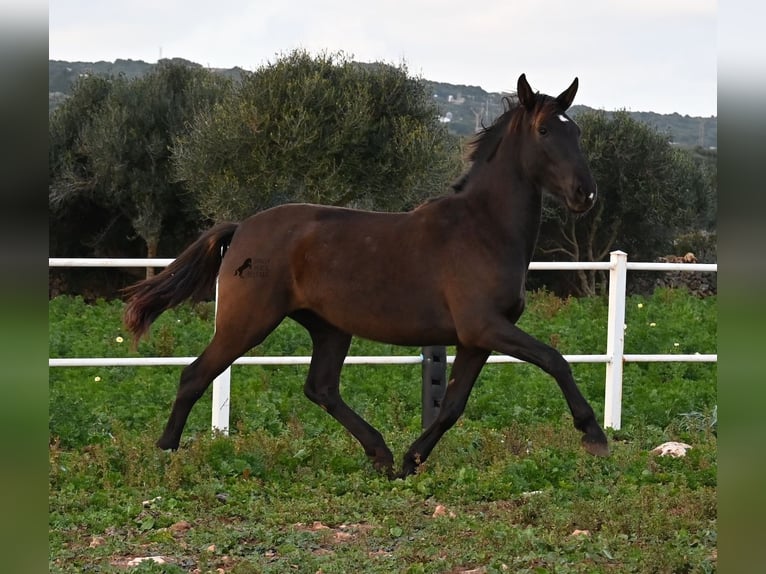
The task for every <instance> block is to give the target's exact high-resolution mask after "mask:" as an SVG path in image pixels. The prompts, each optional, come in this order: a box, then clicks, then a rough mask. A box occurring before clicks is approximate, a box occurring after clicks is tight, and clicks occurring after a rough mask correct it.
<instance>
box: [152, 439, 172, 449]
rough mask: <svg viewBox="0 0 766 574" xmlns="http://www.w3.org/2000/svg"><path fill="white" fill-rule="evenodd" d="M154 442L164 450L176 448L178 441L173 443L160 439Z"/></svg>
mask: <svg viewBox="0 0 766 574" xmlns="http://www.w3.org/2000/svg"><path fill="white" fill-rule="evenodd" d="M154 444H155V445H156V446H157V448H158V449H160V450H164V451H165V452H171V451H176V450H178V443H175V444H173V443H170V442H168V441H165V440H162V439H160V440H158V441H157V442H156V443H154Z"/></svg>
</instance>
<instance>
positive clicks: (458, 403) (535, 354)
mask: <svg viewBox="0 0 766 574" xmlns="http://www.w3.org/2000/svg"><path fill="white" fill-rule="evenodd" d="M577 88H578V79H577V78H575V79H574V81H573V82H572V84H571V85H570V86H569V87H568V88H567V89H566V90H564V91H563V92H562V93H561V94H560V95H559V96H557V97H552V96H549V95H545V94H541V93H539V92H534V91H533V90H532V88H531V87H530V85H529V83H528V82H527V79H526V76H525V75H524V74H522V75H521V76H520V77H519V79H518V82H517V92H516V95H515V96H506V97H505V99H504V102H505V104H504V112H503V113H502V114H501V115H500V116H499V117H498V118H497V119H496V120H495V121H494V122H493V123H492V124H491V125H489V126H488V127H486V126H485V127H483V129H482V130H481V131H480V132H479V133H478V134H477V135H476V136H475V137H474V138H473V140H472V141H471V143H470V145H469V148H468V149H469V152H468V159H469V161H470V167H469V168H468V169H467V171H466V172H465V173H464V174H463V176H462V177H461V178H460V179H459V180H458V181H457V182H456V183H455V185H454V188H455V189H454V192H453V193H445V194H444V195H443V196H441V197H438V198H436V199H433V200H430V201H427V202H425V203H423V204H422V205H420V206H419V207H417V208H415V209H413V210H411V211H406V212H399V213H384V212H374V211H364V210H355V209H349V208H341V207H328V206H321V205H311V204H301V203H292V204H284V205H279V206H276V207H272V208H270V209H267V210H264V211H261V212H259V213H256V214H254V215H251V216H250V217H248V218H246V219H244V220H242V221H241V222H239V223H236V222H224V223H219V224H217V225H215V226H213V227H211V228H210V229H209V230H207V231H206V232H204V233H202V234H201V236H200V237H199V238H198V239H197V240H196V241H195V242H194V243H192V244H191V245H190V246H189V247H188V248H187V249H186V250H184V251H183V252H182V253H181V254H180V255H179V256H178V257H177V258H176V259H175V260H174V261H173V262H172V263H171V264H170V265H169V266H168V267H166V268H165V269H164V270H163V271H162V272H161V273H159V274H157V275H155V276H154V277H151V278H148V279H146V280H144V281H140V282H138V283H136V284H134V285H132V286H129V287H127V288H126V290H125V291H126V297H127V301H126V306H125V310H124V324H125V326H126V328H127V329H128V331H129V332H130V333H132V335H133V339H134V343H137V342H138V340H139V339H140V338H141V337H142V336H143V335H145V334H146V332H147V331H148V330H149V328H150V326H151V324H152V322H153V321H154V320H155V319H156V318H157V317H158V316H159V315H160V314H161V313H163V312H164V311H165V310H167V309H170V308H172V307H174V306H176V305H178V304H180V303H181V302H182V301H185V300H189V299H191V300H200V299H203V298H205V297H206V296H209V294H210V293H211V292H212V289H213V287H214V285H215V281H216V278H217V279H218V310H217V315H216V320H215V323H216V324H215V334H214V335H213V337H212V340H211V341H210V343H209V344H208V346H207V347H206V348H205V349H204V351H203V352H202V354H201V355H200V356H199V357H198V358H197V359H196V360H195V361H194V362H193V363H191V364H189V365H188V366H186V367H185V368H184V369H183V371H182V374H181V377H180V382H179V386H178V391H177V395H176V398H175V401H174V403H173V406H172V409H171V413H170V416H169V419H168V422H167V425H166V427H165V430H164V432H163V433H162V435H161V437H160V438H159V440H157V443H156V444H157V446H158V447H159V448H161V449H164V450H176V449H178V447H179V443H180V439H181V434H182V431H183V428H184V425H185V424H186V420H187V417H188V415H189V412H190V411H191V409H192V407H193V406H194V404H195V402H196V401H197V400H198V399H199V398H200V396H202V394H203V393H204V392H205V390H206V389H207V388H208V386H209V385H210V383H211V382H212V381H213V379H214V378H215V377H216V376H217V375H219V374H220V373H221V372H222V371H224V370H225V369H226V368H227V367H228V366H229V365H231V363H232V362H233V361H235V360H236V359H237V358H238V357H240V356H241V355H243V354H244V353H246V352H247V351H248V350H250V349H252V348H253V347H255V346H257V345H258V344H260V343H261V342H262V341H263V340H264V339H265V338H266V337H267V336H268V335H269V333H271V332H272V331H273V330H274V329H275V328H276V327H277V326H278V325H279V324H280V323H281V322H282V321H283V320H284V319H285V318H286V317H289V318H291V319H293V320H294V321H296V322H297V323H299V324H300V325H302V326H303V327H304V328H305V329H306V330H307V331H308V333H309V335H310V336H311V340H312V344H313V350H312V356H311V363H310V366H309V371H308V377H307V379H306V382H305V385H304V392H305V395H306V396H307V397H308V399H310V400H311V401H313V402H314V403H316V404H318V405H319V406H320V407H321V408H323V409H324V410H325V411H327V412H328V413H329V414H330V415H331V416H332V417H334V418H335V419H336V420H337V421H338V422H339V423H340V424H341V425H343V427H345V428H346V429H347V430H348V432H350V433H351V434H352V435H353V436H354V437H355V438H356V439H357V440H358V441H359V443H360V444H361V446H362V448H363V449H364V452H365V453H366V454H367V456H368V457H369V458H370V459H371V462H372V465H373V467H374V468H375V469H377V470H378V471H379V472H381V473H384V474H386V475H387V476H388V477H389V478H395V477H405V476H407V475H410V474H413V473H415V472H416V471H417V470H418V468H419V467H420V466H421V465H422V464H423V463H424V462H425V461H426V459H427V458H428V456H429V454H430V453H431V451H432V450H433V448H434V446H435V445H436V443H437V442H438V441H439V440H440V439H441V437H442V435H443V434H444V433H445V432H446V431H447V430H448V429H450V428H451V427H452V426H453V425H454V424H455V423H456V422H457V420H458V419H459V417H460V416H461V414H462V413H463V411H464V409H465V406H466V403H467V401H468V397H469V395H470V393H471V390H472V388H473V386H474V383H475V381H476V379H477V377H478V375H479V373H480V371H481V370H482V367H483V366H484V364H485V362H486V360H487V358H488V357H489V355H490V353H492V352H493V351H495V352H499V353H503V354H507V355H511V356H513V357H516V358H518V359H521V360H523V361H526V362H528V363H531V364H533V365H536V366H537V367H539V368H541V369H542V370H543V371H545V372H546V373H548V374H549V375H551V376H552V377H553V378H554V379H555V381H556V383H558V386H559V388H560V389H561V392H562V393H563V395H564V398H565V399H566V402H567V404H568V406H569V409H570V411H571V414H572V418H573V423H574V427H575V428H576V429H578V430H579V431H581V432H582V433H583V434H582V437H581V443H582V446H583V447H584V449H585V450H586V451H587V452H588V453H590V454H593V455H596V456H608V455H609V446H608V443H607V439H606V436H605V434H604V432H603V430H602V429H601V427H600V426H599V424H598V422H597V421H596V418H595V415H594V411H593V409H592V408H591V406H590V404H589V403H588V401H587V400H586V399H585V398H584V397H583V395H582V394H581V392H580V390H579V389H578V387H577V384H576V383H575V380H574V377H573V376H572V372H571V369H570V366H569V364H568V363H567V361H566V360H565V359H564V358H563V356H562V355H561V354H560V353H559V352H558V351H556V350H555V349H554V348H552V347H550V346H548V345H546V344H544V343H542V342H540V341H538V340H537V339H535V338H534V337H532V336H531V335H529V334H527V333H526V332H524V331H523V330H521V329H520V328H519V327H517V326H516V321H517V320H518V319H519V317H520V316H521V314H522V312H523V310H524V304H525V300H524V299H525V283H526V274H527V270H528V266H529V263H530V261H531V259H532V255H533V252H534V249H535V244H536V242H537V237H538V232H539V229H540V220H541V210H542V197H543V193H548V194H551V195H552V196H554V197H556V198H558V199H559V200H561V201H562V202H563V203H564V204H565V205H566V206H567V208H568V209H569V210H570V211H572V212H574V213H578V214H579V213H584V212H586V211H587V210H588V209H590V208H591V207H592V206H593V204H594V202H595V201H596V197H597V187H596V183H595V181H594V179H593V176H592V174H591V172H590V169H589V167H588V164H587V162H586V159H585V157H584V155H583V152H582V150H581V147H580V128H579V127H578V125H577V124H576V123H575V122H574V121H573V120H572V118H570V117H569V116H568V115H567V113H566V111H567V110H568V109H569V107H570V106H571V104H572V101H573V100H574V97H575V94H576V92H577ZM352 336H358V337H363V338H366V339H371V340H375V341H380V342H384V343H389V344H396V345H411V346H429V345H454V346H455V347H456V354H455V360H454V363H453V365H452V369H451V372H450V377H449V382H448V385H447V388H446V391H445V396H444V399H443V402H442V405H441V409H440V411H439V413H438V416H437V417H436V419H435V420H434V421H433V423H432V424H431V425H430V426H428V427H427V428H426V429H425V430H424V431H423V432H422V434H421V435H420V436H419V437H418V438H417V439H416V440H415V441H414V442H413V443H412V445H411V446H410V448H409V449H408V450H407V452H406V453H405V455H404V457H403V461H402V466H401V470H400V471H399V472H398V473H396V472H395V471H394V458H393V455H392V453H391V450H390V449H389V448H388V446H387V445H386V442H385V440H384V439H383V436H382V435H381V434H380V432H379V431H378V430H377V429H375V428H374V427H372V426H371V425H370V424H369V423H368V422H367V421H365V420H364V419H363V418H362V417H361V416H360V415H359V414H357V413H356V412H355V411H354V410H353V409H351V408H350V407H349V406H348V405H347V404H346V403H345V402H344V400H343V398H342V397H341V395H340V392H339V385H340V374H341V367H342V365H343V362H344V359H345V357H346V354H347V352H348V349H349V345H350V342H351V338H352Z"/></svg>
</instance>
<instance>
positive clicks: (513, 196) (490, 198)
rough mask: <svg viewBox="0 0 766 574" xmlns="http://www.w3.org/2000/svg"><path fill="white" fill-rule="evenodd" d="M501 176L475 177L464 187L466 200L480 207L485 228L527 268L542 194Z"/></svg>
mask: <svg viewBox="0 0 766 574" xmlns="http://www.w3.org/2000/svg"><path fill="white" fill-rule="evenodd" d="M503 175H504V177H499V176H498V175H497V174H495V175H494V176H493V177H481V176H480V177H477V178H476V180H475V181H474V182H469V184H468V185H467V186H466V189H465V194H466V198H467V199H469V198H470V201H472V202H475V203H476V205H477V206H481V207H480V209H481V210H482V212H483V214H484V217H485V218H486V219H487V225H488V226H490V225H491V226H492V228H494V229H496V230H497V231H498V234H499V237H498V239H500V240H501V241H503V243H505V245H506V246H507V247H508V248H509V249H511V250H513V252H514V254H516V256H518V257H520V258H522V259H523V261H524V262H525V263H526V264H529V262H530V261H531V260H532V256H533V254H534V250H535V245H536V244H537V236H538V233H539V231H540V223H541V218H542V190H537V189H534V188H533V187H532V186H531V184H529V183H526V182H524V181H522V180H520V179H519V178H518V177H516V176H515V175H513V174H503ZM498 182H499V183H498ZM514 258H515V257H514Z"/></svg>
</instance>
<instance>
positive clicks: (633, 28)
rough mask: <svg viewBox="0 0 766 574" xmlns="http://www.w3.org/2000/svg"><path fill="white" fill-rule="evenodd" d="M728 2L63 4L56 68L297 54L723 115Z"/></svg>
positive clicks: (222, 62)
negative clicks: (720, 62) (719, 37)
mask: <svg viewBox="0 0 766 574" xmlns="http://www.w3.org/2000/svg"><path fill="white" fill-rule="evenodd" d="M716 19H717V2H716V1H715V0H577V1H572V0H568V1H565V0H544V1H539V0H482V1H478V2H470V1H466V0H460V1H457V0H387V1H385V2H384V1H376V2H365V1H364V0H249V1H248V0H218V1H209V0H204V1H203V0H130V1H125V0H120V1H113V0H101V1H100V2H92V1H91V0H50V2H49V57H50V58H51V59H54V60H69V61H85V62H93V61H98V60H106V61H114V60H115V59H117V58H123V59H133V60H144V61H146V62H156V61H157V60H158V59H159V58H161V57H162V58H174V57H178V58H185V59H187V60H191V61H193V62H197V63H200V64H202V65H206V66H210V67H218V68H231V67H234V66H239V67H241V68H244V69H247V70H254V69H256V68H258V67H259V66H262V65H264V64H266V63H268V62H270V61H272V62H273V61H274V60H275V59H276V58H277V57H278V56H279V55H280V54H286V53H288V52H290V51H291V50H293V49H295V48H304V49H306V50H308V51H310V52H312V53H317V52H321V51H327V52H336V51H343V52H345V53H346V54H347V55H349V56H351V57H353V59H355V60H358V61H363V62H372V61H383V62H387V63H391V64H399V63H402V62H404V63H405V64H406V65H407V68H408V70H409V72H410V73H411V74H412V75H416V76H421V77H423V78H426V79H429V80H436V81H442V82H450V83H453V84H468V85H477V86H481V87H482V88H484V89H485V90H488V91H492V92H499V91H512V90H515V87H516V79H517V78H518V76H519V74H521V73H522V72H524V73H526V74H527V79H528V80H529V82H530V84H531V85H532V87H533V88H534V89H535V90H539V91H541V92H544V93H550V94H552V95H557V94H558V93H559V92H561V91H562V90H564V89H565V88H566V87H567V86H568V85H569V83H570V82H571V81H572V79H573V78H574V77H575V76H578V77H579V79H580V90H579V92H578V95H577V98H576V100H575V103H579V104H584V105H587V106H591V107H594V108H602V109H607V110H615V109H623V108H624V109H627V110H631V111H653V112H659V113H673V112H678V113H680V114H688V115H691V116H711V115H717V111H716V106H717V100H716V60H717V42H716V34H717V23H716Z"/></svg>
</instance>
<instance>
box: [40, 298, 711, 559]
mask: <svg viewBox="0 0 766 574" xmlns="http://www.w3.org/2000/svg"><path fill="white" fill-rule="evenodd" d="M639 305H640V307H639ZM121 311H122V305H121V303H120V302H116V301H108V302H107V301H99V302H97V303H95V304H92V305H86V304H84V303H83V302H82V301H81V300H79V299H78V298H70V297H62V298H57V299H54V300H52V301H51V302H50V307H49V317H50V319H49V322H50V352H51V356H52V357H71V356H130V355H131V354H132V353H131V351H130V348H129V342H128V341H127V338H128V337H127V334H126V333H125V332H124V331H123V330H122V327H121V324H120V314H121ZM211 319H212V306H211V305H210V304H198V305H193V306H192V305H188V306H182V307H181V308H179V309H177V310H173V311H170V312H168V313H166V314H165V315H163V316H162V317H160V319H159V320H158V321H157V323H155V325H154V327H153V329H152V334H151V336H150V337H149V338H148V339H146V340H144V341H142V343H141V345H140V346H139V350H138V354H140V355H143V356H157V355H180V356H187V355H188V356H191V355H196V354H198V353H199V352H200V351H201V350H202V349H203V348H204V346H205V344H206V343H207V341H208V339H209V336H210V333H211V330H212V321H211ZM626 323H627V330H626V352H628V353H673V352H678V353H690V352H695V351H698V352H701V353H715V352H716V300H715V298H708V299H697V298H694V297H692V296H689V295H688V294H686V293H684V292H680V291H671V290H660V291H658V292H657V293H656V294H655V295H654V296H653V297H650V298H644V297H632V298H630V299H629V302H628V311H627V317H626ZM652 323H654V325H651V324H652ZM520 324H521V326H522V327H524V328H525V329H527V330H528V331H529V332H531V333H532V334H534V335H535V336H537V337H538V338H540V339H541V340H543V341H546V342H550V343H553V344H555V345H556V346H557V347H558V348H559V350H561V351H562V352H563V353H572V354H592V353H593V354H595V353H603V352H604V346H605V341H606V303H605V301H604V300H603V299H599V298H594V299H567V300H561V299H558V298H556V297H553V296H552V295H550V294H546V293H535V294H531V296H530V301H529V305H528V310H527V312H526V313H525V315H524V317H523V319H522V321H521V322H520ZM118 337H122V339H123V340H122V342H119V340H118ZM675 343H678V345H675ZM256 352H257V353H260V354H264V355H281V354H295V355H303V354H310V340H309V338H308V336H307V335H305V333H304V332H302V330H301V329H300V328H299V327H297V326H296V325H294V324H292V323H290V322H286V323H284V324H283V325H282V326H280V328H279V329H278V330H277V331H276V332H275V333H274V334H273V335H272V336H271V337H270V338H269V339H268V340H267V341H266V342H265V343H264V345H263V346H262V347H260V348H259V349H257V350H256ZM418 352H419V349H415V348H409V349H402V348H396V347H390V346H386V345H377V344H373V343H370V342H367V341H356V340H355V341H354V343H353V346H352V350H351V353H352V354H360V355H361V354H370V355H373V354H374V355H377V354H382V355H385V354H391V353H398V354H417V353H418ZM572 368H573V371H574V374H575V377H576V378H577V380H578V383H579V385H580V388H581V390H582V391H583V393H584V394H585V395H586V397H588V399H589V400H590V402H591V404H592V405H593V406H594V408H595V409H596V411H597V413H598V416H599V418H602V417H603V394H604V366H603V365H600V364H593V365H591V364H575V365H573V366H572ZM180 370H181V369H180V368H177V367H133V368H104V367H99V368H53V369H50V394H49V397H50V399H49V400H50V402H49V429H50V437H51V442H50V449H49V450H50V489H49V497H50V500H49V509H50V512H49V516H50V525H49V542H50V556H49V563H50V571H51V572H89V571H98V572H124V571H126V567H125V564H126V563H127V561H128V560H130V559H131V558H135V557H141V556H152V555H162V556H164V557H165V558H166V559H167V560H168V561H169V563H168V564H165V565H152V564H149V563H147V562H145V563H142V564H141V565H140V566H138V567H135V568H133V569H132V570H131V571H134V572H171V573H172V572H193V571H195V570H196V571H199V572H216V571H220V570H219V569H223V571H224V572H235V573H249V572H307V573H311V574H314V573H316V572H319V571H321V572H325V573H330V572H339V573H340V572H386V573H388V572H413V573H414V572H461V571H466V570H477V571H479V572H557V573H558V572H563V573H566V572H652V573H654V572H713V571H715V569H716V559H715V556H716V532H717V529H716V516H717V511H716V473H717V461H716V458H717V450H716V449H717V446H716V432H717V422H716V367H715V365H714V364H712V365H711V364H685V363H684V364H682V363H677V364H673V363H658V364H627V365H626V366H625V383H624V391H623V416H622V420H623V428H622V429H621V430H620V431H616V432H613V431H610V432H609V433H608V434H609V435H610V440H611V442H612V450H613V456H612V457H610V458H608V459H596V458H593V457H590V456H589V455H587V454H585V453H584V452H583V451H582V449H581V448H580V447H579V433H578V432H577V431H575V430H574V429H573V428H572V424H571V417H569V415H568V410H567V408H566V404H565V402H564V400H563V397H562V396H561V393H560V391H559V390H558V388H557V386H556V384H555V382H554V381H553V380H552V379H551V378H550V377H548V376H547V375H545V374H544V373H542V372H541V371H539V370H538V369H536V368H534V367H531V366H529V365H523V364H522V365H519V364H512V365H487V366H486V367H485V370H484V371H483V372H482V375H481V377H480V379H479V383H478V384H477V386H476V388H475V390H474V392H473V395H472V397H471V400H470V401H469V404H468V408H467V409H466V413H465V415H464V416H463V418H461V420H460V421H459V422H458V424H457V425H456V426H455V427H454V428H453V429H452V430H450V431H449V432H448V433H447V434H446V435H445V437H444V438H443V439H442V441H441V442H440V443H439V444H438V445H437V447H436V448H435V449H434V452H433V453H432V455H431V457H430V458H429V460H428V461H427V463H426V464H425V465H424V468H423V469H422V470H421V472H419V473H418V474H417V475H415V476H412V477H409V478H407V479H406V480H395V481H389V480H387V479H384V478H382V477H381V476H379V475H377V474H376V473H375V471H374V470H373V469H372V467H371V465H370V464H369V462H368V461H367V459H366V457H365V456H364V453H363V452H362V449H361V448H360V447H359V445H358V443H356V441H355V440H354V439H353V438H352V437H350V435H348V433H346V431H345V430H343V429H342V428H341V427H340V426H339V425H338V424H337V423H336V422H335V421H334V420H332V419H331V418H330V417H329V416H327V414H326V413H324V412H323V411H322V410H321V409H320V408H319V407H316V406H315V405H313V404H312V403H310V402H309V401H308V400H307V399H306V398H305V397H304V396H303V391H302V385H303V379H304V377H305V375H306V367H261V366H237V367H234V369H233V373H232V405H231V424H232V430H231V433H230V436H228V437H222V436H216V437H213V436H211V433H210V394H209V393H207V394H206V395H205V396H204V397H203V398H202V399H201V400H200V402H199V403H198V404H197V406H196V407H195V409H194V410H193V411H192V414H191V416H190V418H189V423H188V424H187V427H186V430H185V431H184V436H183V439H182V448H181V449H180V450H179V451H178V452H175V453H167V452H161V451H158V450H157V449H156V448H155V447H154V446H153V442H154V440H155V439H156V438H157V437H158V436H159V434H160V432H161V430H162V428H163V426H164V423H165V420H166V417H167V415H168V412H169V408H170V404H171V402H172V399H173V397H174V394H175V390H176V386H177V384H178V376H179V373H180ZM97 378H98V380H96V379H97ZM419 381H420V369H419V367H417V366H347V367H346V368H345V369H344V375H343V383H342V392H343V393H344V397H345V398H346V400H347V401H348V402H349V404H351V405H352V407H354V408H355V409H357V410H358V411H359V412H360V414H362V416H364V417H365V418H366V419H368V420H369V421H370V422H371V423H372V424H373V425H374V426H376V427H377V428H378V429H379V430H380V431H381V432H382V433H383V434H384V436H385V437H386V439H387V441H388V443H389V446H391V448H392V450H393V451H394V453H395V456H397V457H400V456H401V455H402V454H403V452H404V450H406V448H407V447H408V445H409V444H410V443H411V442H412V441H413V440H414V439H415V438H416V437H417V435H418V433H419V432H420V382H419ZM666 440H682V441H684V442H687V443H689V444H692V445H693V447H694V448H693V449H692V450H691V451H689V453H688V455H687V456H686V457H685V458H682V459H667V458H658V457H656V456H655V455H652V454H650V452H649V451H650V450H651V449H652V448H653V447H655V446H657V445H658V444H660V443H661V442H664V441H666ZM158 497H159V498H158ZM152 500H153V502H149V503H147V504H146V505H144V504H143V502H144V501H152ZM437 508H438V509H439V512H437V513H436V514H437V515H436V516H434V513H435V511H437ZM575 530H587V531H588V532H589V534H587V535H581V536H573V535H572V533H573V532H574V531H575Z"/></svg>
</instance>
